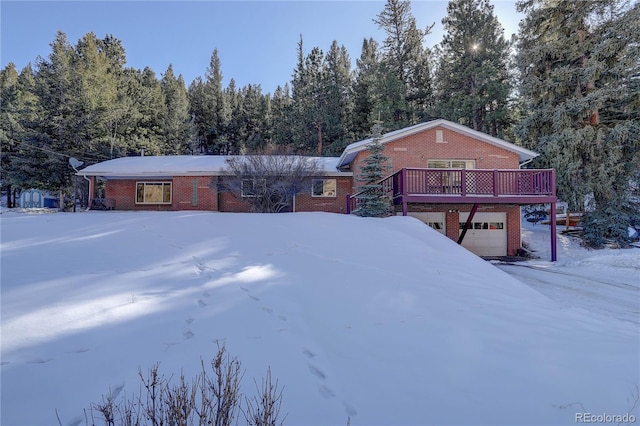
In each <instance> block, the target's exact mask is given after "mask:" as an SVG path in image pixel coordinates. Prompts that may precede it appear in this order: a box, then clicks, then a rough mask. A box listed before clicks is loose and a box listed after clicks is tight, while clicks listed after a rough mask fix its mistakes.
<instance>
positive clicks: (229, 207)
mask: <svg viewBox="0 0 640 426" xmlns="http://www.w3.org/2000/svg"><path fill="white" fill-rule="evenodd" d="M324 179H336V196H335V197H312V196H311V191H308V192H305V193H300V194H298V195H297V196H296V206H295V209H296V211H297V212H312V211H313V212H332V213H344V212H345V211H346V205H347V194H349V193H350V191H351V188H352V186H353V183H352V178H351V176H339V177H333V176H331V177H326V178H324ZM219 200H220V204H219V206H220V211H221V212H249V211H251V206H250V205H249V203H247V202H246V201H245V200H244V199H242V198H241V197H239V196H237V195H236V194H231V193H229V192H221V193H220V195H219Z"/></svg>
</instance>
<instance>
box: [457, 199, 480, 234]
mask: <svg viewBox="0 0 640 426" xmlns="http://www.w3.org/2000/svg"><path fill="white" fill-rule="evenodd" d="M479 205H480V204H478V203H476V204H474V205H473V208H472V209H471V213H469V217H468V218H467V221H466V222H465V224H464V228H462V234H460V237H459V238H458V244H462V240H464V236H465V235H467V230H468V229H469V226H470V225H471V224H472V223H473V216H475V215H476V212H477V211H478V206H479Z"/></svg>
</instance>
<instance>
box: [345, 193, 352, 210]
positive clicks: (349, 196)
mask: <svg viewBox="0 0 640 426" xmlns="http://www.w3.org/2000/svg"><path fill="white" fill-rule="evenodd" d="M346 212H347V214H351V194H347V208H346Z"/></svg>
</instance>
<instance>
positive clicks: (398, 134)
mask: <svg viewBox="0 0 640 426" xmlns="http://www.w3.org/2000/svg"><path fill="white" fill-rule="evenodd" d="M434 127H444V128H446V129H449V130H452V131H454V132H458V133H462V134H465V135H467V136H470V137H472V138H474V139H478V140H481V141H483V142H487V143H489V144H491V145H494V146H498V147H500V148H504V149H506V150H509V151H512V152H515V153H517V154H518V159H519V161H520V162H524V161H527V160H531V159H532V158H535V157H537V156H538V154H537V153H536V152H533V151H530V150H528V149H526V148H523V147H521V146H518V145H515V144H513V143H511V142H507V141H505V140H503V139H499V138H496V137H493V136H490V135H488V134H486V133H482V132H478V131H477V130H473V129H471V128H469V127H467V126H463V125H461V124H458V123H454V122H452V121H448V120H444V119H438V120H432V121H427V122H426V123H420V124H416V125H415V126H411V127H405V128H403V129H399V130H395V131H393V132H389V133H385V134H384V135H382V139H381V140H380V142H381V143H382V144H383V145H384V144H385V143H388V142H391V141H394V140H396V139H400V138H403V137H406V136H410V135H413V134H415V133H419V132H423V131H425V130H429V129H433V128H434ZM371 142H373V138H369V139H365V140H362V141H359V142H354V143H352V144H350V145H348V146H347V147H346V148H345V149H344V151H343V152H342V155H341V156H340V161H339V162H338V167H344V166H346V165H348V164H350V163H351V162H352V161H353V159H354V158H355V157H356V155H357V154H358V152H360V151H362V150H365V149H366V148H367V145H368V144H369V143H371Z"/></svg>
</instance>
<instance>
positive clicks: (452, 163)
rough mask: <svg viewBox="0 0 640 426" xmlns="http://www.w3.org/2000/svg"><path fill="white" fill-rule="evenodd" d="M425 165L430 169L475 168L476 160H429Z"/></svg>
mask: <svg viewBox="0 0 640 426" xmlns="http://www.w3.org/2000/svg"><path fill="white" fill-rule="evenodd" d="M427 167H428V168H430V169H475V168H476V160H445V159H443V160H429V161H427Z"/></svg>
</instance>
